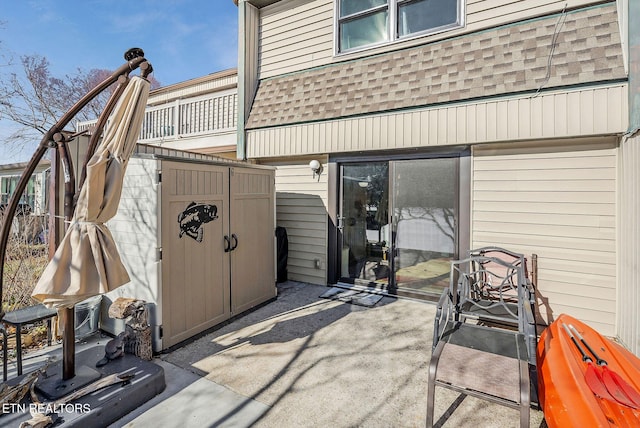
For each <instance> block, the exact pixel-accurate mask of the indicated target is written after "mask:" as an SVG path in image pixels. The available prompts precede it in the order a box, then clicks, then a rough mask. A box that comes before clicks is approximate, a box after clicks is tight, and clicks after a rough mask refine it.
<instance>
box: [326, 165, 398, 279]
mask: <svg viewBox="0 0 640 428" xmlns="http://www.w3.org/2000/svg"><path fill="white" fill-rule="evenodd" d="M341 176H342V183H341V184H342V185H341V198H340V213H339V216H338V219H339V224H338V229H339V230H340V231H341V232H342V233H341V234H340V235H341V238H342V239H341V244H340V247H341V251H340V257H341V260H340V266H341V267H340V269H341V272H340V276H341V277H342V278H341V280H342V281H347V282H351V283H354V282H359V283H363V282H364V283H367V284H371V283H383V284H386V283H388V277H389V271H390V270H389V260H388V257H387V255H388V248H387V247H388V243H389V241H390V240H389V238H390V229H389V224H388V223H389V219H388V217H389V211H388V207H389V202H388V201H389V197H388V189H389V165H388V163H387V162H371V163H361V164H351V165H349V164H346V165H343V166H342V175H341Z"/></svg>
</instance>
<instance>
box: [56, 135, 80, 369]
mask: <svg viewBox="0 0 640 428" xmlns="http://www.w3.org/2000/svg"><path fill="white" fill-rule="evenodd" d="M55 137H58V138H55ZM55 137H54V141H55V142H56V143H57V146H58V153H59V155H60V162H61V163H62V169H63V171H64V172H65V174H64V176H65V180H64V221H65V232H66V230H67V229H68V228H69V222H70V221H71V218H72V217H73V211H74V209H75V206H74V201H73V199H74V196H75V193H76V178H75V174H74V172H73V168H72V167H71V160H70V158H69V148H68V146H67V144H66V143H67V142H66V141H65V140H66V139H65V138H63V137H62V136H61V135H60V134H58V135H56V136H55ZM62 312H63V314H64V315H63V317H62V319H63V335H62V380H69V379H71V378H73V377H74V376H75V375H76V344H75V340H76V337H75V309H74V307H71V308H64V309H62Z"/></svg>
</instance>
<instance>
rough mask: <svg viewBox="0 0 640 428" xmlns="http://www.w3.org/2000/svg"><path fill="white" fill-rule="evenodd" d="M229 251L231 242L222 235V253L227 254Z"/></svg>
mask: <svg viewBox="0 0 640 428" xmlns="http://www.w3.org/2000/svg"><path fill="white" fill-rule="evenodd" d="M229 251H231V240H230V239H229V237H228V236H227V235H224V252H225V253H228V252H229Z"/></svg>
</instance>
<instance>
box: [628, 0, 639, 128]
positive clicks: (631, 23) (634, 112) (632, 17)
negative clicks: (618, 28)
mask: <svg viewBox="0 0 640 428" xmlns="http://www.w3.org/2000/svg"><path fill="white" fill-rule="evenodd" d="M628 5H629V6H628V7H629V9H628V13H627V19H628V32H629V36H628V37H629V45H628V46H629V133H633V132H634V131H635V130H637V129H640V0H629V2H628Z"/></svg>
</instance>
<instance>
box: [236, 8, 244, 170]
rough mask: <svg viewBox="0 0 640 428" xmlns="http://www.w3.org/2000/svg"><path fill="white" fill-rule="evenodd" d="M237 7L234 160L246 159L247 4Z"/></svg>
mask: <svg viewBox="0 0 640 428" xmlns="http://www.w3.org/2000/svg"><path fill="white" fill-rule="evenodd" d="M234 3H236V5H237V6H238V123H237V125H236V139H237V144H236V158H237V159H240V160H246V159H247V147H246V144H245V133H244V129H245V128H244V125H245V121H246V117H247V114H246V111H245V110H246V101H245V100H246V92H247V88H246V86H247V77H246V76H247V71H246V67H245V63H246V55H247V33H246V31H245V23H246V10H247V4H246V1H245V0H240V1H236V0H234Z"/></svg>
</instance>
